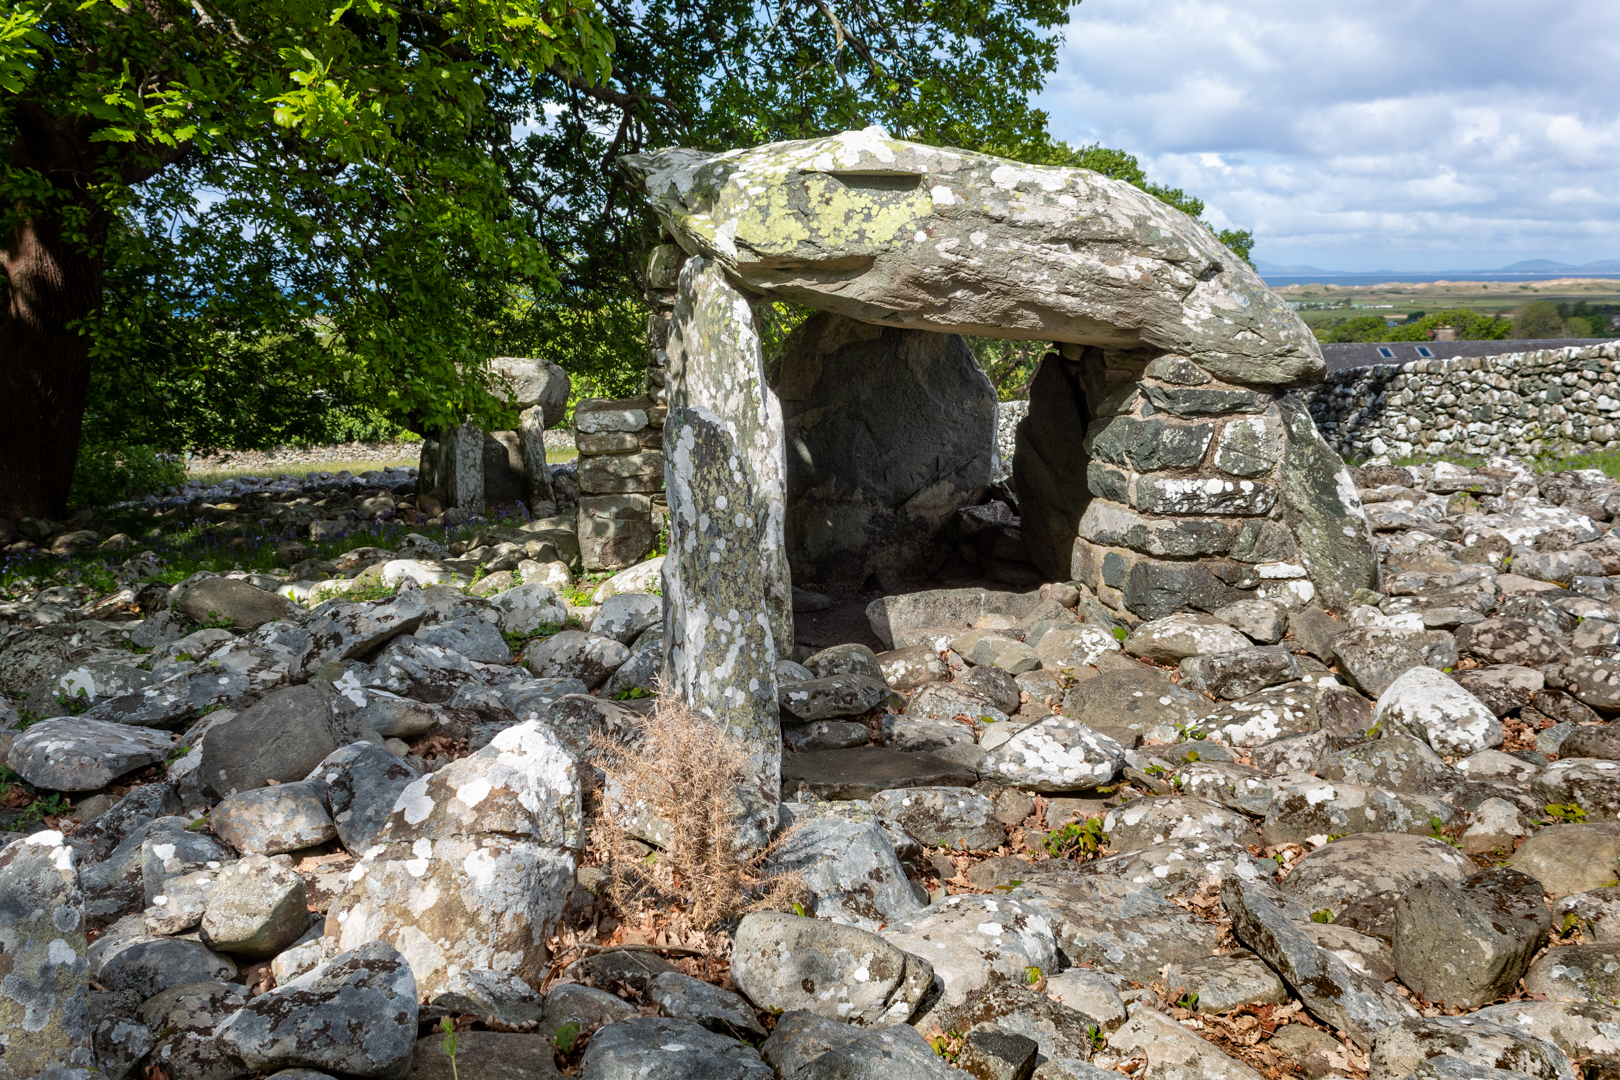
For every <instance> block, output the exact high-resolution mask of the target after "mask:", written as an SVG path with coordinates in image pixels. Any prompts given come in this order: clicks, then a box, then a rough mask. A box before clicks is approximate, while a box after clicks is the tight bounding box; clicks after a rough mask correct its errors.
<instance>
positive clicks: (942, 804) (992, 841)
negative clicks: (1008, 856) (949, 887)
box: [871, 787, 1007, 851]
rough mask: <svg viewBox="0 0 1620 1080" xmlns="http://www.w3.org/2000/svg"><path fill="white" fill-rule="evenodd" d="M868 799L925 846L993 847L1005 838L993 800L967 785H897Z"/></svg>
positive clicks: (890, 819) (879, 812) (878, 813)
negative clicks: (901, 786) (897, 787)
mask: <svg viewBox="0 0 1620 1080" xmlns="http://www.w3.org/2000/svg"><path fill="white" fill-rule="evenodd" d="M871 802H872V810H873V812H875V813H876V814H877V815H878V817H879V818H881V819H882V820H884V821H887V822H892V823H893V824H895V825H898V826H899V827H900V828H901V829H902V830H903V831H904V832H905V833H906V834H907V835H908V836H910V837H911V838H912V839H914V840H916V841H917V842H918V843H919V844H922V845H923V846H924V847H954V848H961V849H964V850H967V851H993V850H995V849H996V848H998V847H1000V846H1001V845H1002V844H1004V843H1006V840H1007V834H1006V832H1005V830H1003V829H1002V827H1001V823H1000V822H999V821H998V820H996V806H995V803H993V802H991V801H990V800H989V799H988V798H986V797H985V796H983V795H981V794H979V793H978V792H976V791H973V790H971V789H969V788H951V787H935V788H930V787H916V788H900V789H897V790H893V791H880V792H878V793H877V794H876V795H874V796H872V800H871Z"/></svg>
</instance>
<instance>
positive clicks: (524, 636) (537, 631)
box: [501, 623, 563, 653]
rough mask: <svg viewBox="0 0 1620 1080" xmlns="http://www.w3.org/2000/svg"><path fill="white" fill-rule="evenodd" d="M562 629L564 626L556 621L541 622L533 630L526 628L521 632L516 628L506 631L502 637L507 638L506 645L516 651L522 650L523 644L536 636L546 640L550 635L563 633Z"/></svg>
mask: <svg viewBox="0 0 1620 1080" xmlns="http://www.w3.org/2000/svg"><path fill="white" fill-rule="evenodd" d="M562 631H563V628H562V627H560V626H558V625H557V624H556V623H541V624H540V625H539V626H537V627H535V628H534V629H533V630H525V631H523V632H521V633H519V632H517V631H514V630H507V631H504V632H503V633H502V634H501V637H503V638H505V639H506V647H507V648H509V649H511V650H512V651H513V652H515V653H516V652H522V651H523V646H525V645H527V644H528V643H529V642H531V641H533V640H535V639H536V638H539V639H541V640H544V639H546V638H549V637H556V636H557V635H558V634H560V633H562Z"/></svg>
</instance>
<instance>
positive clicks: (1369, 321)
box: [1317, 315, 1390, 342]
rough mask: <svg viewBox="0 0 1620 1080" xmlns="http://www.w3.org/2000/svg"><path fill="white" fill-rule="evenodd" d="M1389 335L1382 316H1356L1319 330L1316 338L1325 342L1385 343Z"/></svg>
mask: <svg viewBox="0 0 1620 1080" xmlns="http://www.w3.org/2000/svg"><path fill="white" fill-rule="evenodd" d="M1389 334H1390V328H1389V324H1388V323H1386V322H1385V321H1384V317H1383V316H1382V315H1357V316H1356V317H1355V318H1353V319H1344V320H1342V321H1340V322H1337V323H1334V324H1333V325H1332V326H1330V327H1328V328H1326V329H1325V330H1319V331H1318V332H1317V337H1318V338H1320V339H1321V340H1322V341H1326V342H1348V341H1387V340H1388V339H1389Z"/></svg>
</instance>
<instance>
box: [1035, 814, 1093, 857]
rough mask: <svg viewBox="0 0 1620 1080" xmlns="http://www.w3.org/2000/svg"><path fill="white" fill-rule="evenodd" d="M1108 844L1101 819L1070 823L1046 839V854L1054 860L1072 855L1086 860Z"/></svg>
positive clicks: (1087, 819)
mask: <svg viewBox="0 0 1620 1080" xmlns="http://www.w3.org/2000/svg"><path fill="white" fill-rule="evenodd" d="M1107 843H1108V834H1107V833H1105V832H1103V827H1102V819H1101V818H1086V819H1085V820H1084V821H1071V822H1069V823H1068V824H1067V825H1065V826H1063V828H1061V829H1059V830H1057V831H1056V832H1054V833H1053V834H1052V835H1051V836H1048V837H1047V838H1046V842H1045V844H1044V845H1043V846H1044V847H1045V848H1046V853H1047V854H1048V855H1050V856H1052V857H1053V858H1054V859H1056V858H1062V857H1064V856H1068V855H1073V856H1075V857H1076V858H1080V859H1086V858H1090V857H1093V856H1095V855H1096V854H1097V853H1098V852H1099V851H1101V850H1102V849H1103V847H1105V846H1106V845H1107Z"/></svg>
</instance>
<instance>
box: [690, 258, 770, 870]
mask: <svg viewBox="0 0 1620 1080" xmlns="http://www.w3.org/2000/svg"><path fill="white" fill-rule="evenodd" d="M669 358H670V363H669V376H668V378H669V383H668V390H669V402H670V409H669V415H668V418H667V419H666V420H665V423H664V486H665V493H666V496H667V498H668V500H669V528H670V547H669V555H668V557H667V558H665V560H664V683H665V686H666V688H668V689H671V690H673V691H674V692H675V693H676V694H678V695H679V696H680V697H681V699H682V700H684V701H685V702H686V703H687V704H688V705H690V706H691V708H692V709H693V710H694V711H695V712H697V713H699V714H700V715H703V716H707V717H710V718H712V719H713V720H715V721H716V722H717V723H719V724H720V726H721V727H722V729H724V730H725V731H726V732H727V734H729V735H730V736H731V737H732V738H733V739H735V740H736V741H737V742H738V743H739V744H741V745H742V746H743V747H744V748H745V749H746V750H747V752H748V755H749V764H750V767H751V769H752V772H753V776H754V778H755V780H754V782H753V783H752V784H750V785H747V786H745V788H744V790H742V791H741V792H739V796H740V798H741V800H742V804H743V811H744V815H745V817H746V818H747V820H748V821H749V822H751V823H752V825H753V826H754V828H753V829H751V830H749V831H748V834H747V835H745V837H744V840H745V842H747V843H749V844H751V845H757V844H760V843H763V841H764V840H765V838H766V837H767V836H768V835H769V833H770V832H771V831H772V830H774V829H775V827H776V824H777V804H778V801H779V800H780V795H781V763H782V732H781V723H780V720H779V719H778V714H777V699H776V673H775V664H776V660H777V657H778V650H784V651H785V650H788V649H791V647H792V641H793V623H792V586H791V584H790V582H789V580H788V570H787V558H786V553H785V551H784V548H783V540H782V505H783V500H784V497H785V494H786V482H785V479H784V474H783V465H782V410H781V406H780V405H779V404H778V403H777V400H776V396H775V395H774V394H772V393H771V391H770V389H769V388H768V387H767V386H766V384H765V372H764V366H763V360H762V355H761V351H760V340H759V335H758V333H757V331H756V330H755V327H754V317H753V311H752V309H751V308H750V307H749V304H748V300H747V298H746V297H745V296H743V295H742V294H741V293H740V292H738V291H737V290H736V289H735V288H733V287H732V286H731V285H730V284H729V283H728V282H727V281H726V279H725V277H724V276H723V275H722V273H721V272H720V270H719V268H718V267H716V266H715V265H714V264H713V263H711V262H708V261H707V260H704V259H691V260H689V261H688V262H687V264H686V266H685V267H684V268H683V269H682V271H681V279H680V295H679V299H678V300H677V302H676V306H675V316H674V320H673V324H672V326H671V329H670V341H669Z"/></svg>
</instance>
